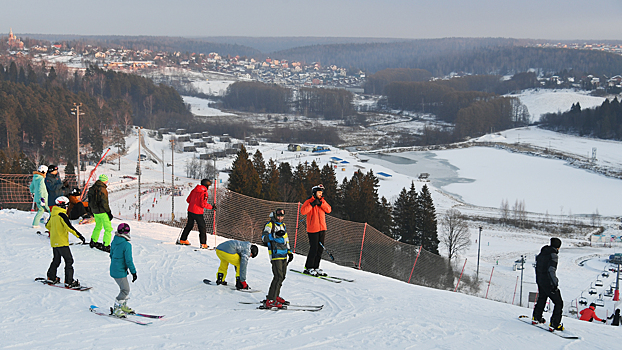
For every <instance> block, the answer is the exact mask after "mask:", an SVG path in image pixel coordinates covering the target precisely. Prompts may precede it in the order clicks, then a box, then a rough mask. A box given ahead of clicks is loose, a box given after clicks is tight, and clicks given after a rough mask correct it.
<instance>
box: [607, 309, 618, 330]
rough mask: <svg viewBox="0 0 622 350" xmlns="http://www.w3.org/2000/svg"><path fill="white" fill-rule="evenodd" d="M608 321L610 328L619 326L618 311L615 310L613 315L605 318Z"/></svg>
mask: <svg viewBox="0 0 622 350" xmlns="http://www.w3.org/2000/svg"><path fill="white" fill-rule="evenodd" d="M607 319H608V320H611V319H613V320H612V321H611V325H612V326H619V325H620V309H616V312H615V313H614V314H612V315H611V316H609V317H607Z"/></svg>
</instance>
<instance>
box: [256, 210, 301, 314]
mask: <svg viewBox="0 0 622 350" xmlns="http://www.w3.org/2000/svg"><path fill="white" fill-rule="evenodd" d="M284 219H285V210H283V209H281V208H278V209H276V210H275V211H273V212H272V213H270V221H269V222H268V223H267V224H266V225H265V226H264V229H263V233H262V234H261V240H262V241H263V242H264V243H265V244H266V245H267V246H268V254H269V255H270V261H271V263H272V275H273V277H272V283H270V289H268V295H266V300H265V302H264V307H266V308H269V309H271V308H274V307H275V308H278V309H281V308H283V305H289V302H288V301H286V300H284V299H283V298H281V297H280V294H281V286H282V285H283V281H284V280H285V274H286V273H287V264H289V263H290V262H291V261H292V260H294V254H293V253H292V250H291V249H290V247H289V238H288V237H287V227H286V226H285V223H284V222H283V220H284Z"/></svg>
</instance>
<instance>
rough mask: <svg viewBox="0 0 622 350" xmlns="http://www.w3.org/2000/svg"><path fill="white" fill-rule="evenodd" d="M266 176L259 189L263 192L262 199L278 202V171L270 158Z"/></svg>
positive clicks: (279, 195)
mask: <svg viewBox="0 0 622 350" xmlns="http://www.w3.org/2000/svg"><path fill="white" fill-rule="evenodd" d="M266 174H267V176H266V182H265V183H264V184H263V185H262V187H261V189H262V191H263V194H262V197H263V198H264V199H265V200H269V201H274V202H278V201H280V199H281V194H280V193H279V182H280V181H279V169H278V168H277V166H276V162H275V161H274V160H273V159H272V158H270V160H269V161H268V168H267V171H266Z"/></svg>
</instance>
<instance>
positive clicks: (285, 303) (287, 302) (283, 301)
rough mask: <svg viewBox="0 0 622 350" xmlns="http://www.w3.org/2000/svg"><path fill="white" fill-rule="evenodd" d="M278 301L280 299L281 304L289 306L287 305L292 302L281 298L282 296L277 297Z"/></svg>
mask: <svg viewBox="0 0 622 350" xmlns="http://www.w3.org/2000/svg"><path fill="white" fill-rule="evenodd" d="M276 301H278V302H279V303H281V304H283V305H285V306H287V305H289V304H290V302H289V301H287V300H285V299H283V298H281V297H276Z"/></svg>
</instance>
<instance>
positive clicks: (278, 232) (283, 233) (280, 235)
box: [274, 230, 285, 237]
mask: <svg viewBox="0 0 622 350" xmlns="http://www.w3.org/2000/svg"><path fill="white" fill-rule="evenodd" d="M274 234H275V235H276V236H277V237H283V236H285V230H279V231H277V232H275V233H274Z"/></svg>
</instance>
